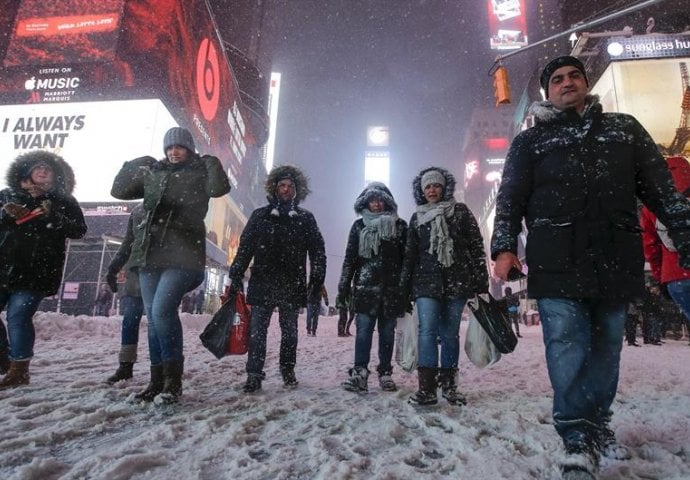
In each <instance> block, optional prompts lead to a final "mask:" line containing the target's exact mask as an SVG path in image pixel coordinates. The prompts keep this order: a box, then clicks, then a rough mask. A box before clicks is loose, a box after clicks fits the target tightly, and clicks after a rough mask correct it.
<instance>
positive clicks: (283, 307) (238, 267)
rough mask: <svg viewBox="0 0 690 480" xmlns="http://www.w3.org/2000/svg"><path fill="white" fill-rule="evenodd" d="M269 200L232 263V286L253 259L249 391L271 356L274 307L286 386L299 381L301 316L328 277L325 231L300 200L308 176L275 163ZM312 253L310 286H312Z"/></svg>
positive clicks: (245, 233)
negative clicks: (268, 352)
mask: <svg viewBox="0 0 690 480" xmlns="http://www.w3.org/2000/svg"><path fill="white" fill-rule="evenodd" d="M265 190H266V194H267V199H268V202H269V204H268V205H266V206H264V207H261V208H257V209H256V210H254V212H252V215H251V217H250V218H249V220H248V221H247V225H246V226H245V228H244V231H243V232H242V235H241V237H240V244H239V247H238V249H237V255H236V256H235V259H234V261H233V262H232V265H231V267H230V272H229V276H230V280H231V285H230V290H231V291H232V290H234V291H238V290H240V289H241V288H242V277H243V276H244V272H245V271H246V270H247V268H248V267H249V263H250V262H251V261H252V259H253V260H254V263H253V265H252V269H251V277H250V278H249V286H248V288H247V303H248V304H249V305H251V306H252V316H251V322H250V325H251V327H250V333H249V352H248V357H247V382H246V383H245V385H244V387H243V390H244V391H245V392H247V393H250V392H255V391H257V390H259V389H260V388H261V381H262V380H263V378H264V372H263V367H264V363H265V361H266V333H267V331H268V325H269V323H270V321H271V315H272V313H273V310H274V309H275V308H276V307H277V308H278V310H279V319H278V320H279V322H280V329H281V342H280V372H281V374H282V376H283V383H284V384H285V386H286V387H294V386H296V385H297V379H296V377H295V363H296V361H297V317H298V315H299V310H300V308H301V307H304V306H306V304H307V299H308V298H309V300H310V301H318V298H319V297H320V295H321V287H322V286H323V282H324V278H325V277H326V253H325V247H324V241H323V237H322V236H321V232H320V231H319V227H318V225H317V224H316V219H315V218H314V215H312V213H311V212H309V211H308V210H305V209H304V208H301V207H300V206H299V203H300V202H301V201H302V200H304V199H305V198H306V196H307V195H308V194H309V186H308V181H307V177H306V176H305V175H304V174H303V173H302V171H300V170H299V169H298V168H296V167H293V166H290V165H282V166H277V167H274V168H273V169H272V170H271V172H270V173H269V174H268V177H267V179H266V185H265ZM307 255H308V256H309V283H308V285H309V287H308V288H307Z"/></svg>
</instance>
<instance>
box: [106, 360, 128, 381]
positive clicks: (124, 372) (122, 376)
mask: <svg viewBox="0 0 690 480" xmlns="http://www.w3.org/2000/svg"><path fill="white" fill-rule="evenodd" d="M133 368H134V363H133V362H120V366H119V367H117V370H115V373H114V374H113V375H111V376H109V377H108V379H107V380H106V382H108V383H109V384H111V385H112V384H113V383H117V382H119V381H120V380H129V379H130V378H132V369H133Z"/></svg>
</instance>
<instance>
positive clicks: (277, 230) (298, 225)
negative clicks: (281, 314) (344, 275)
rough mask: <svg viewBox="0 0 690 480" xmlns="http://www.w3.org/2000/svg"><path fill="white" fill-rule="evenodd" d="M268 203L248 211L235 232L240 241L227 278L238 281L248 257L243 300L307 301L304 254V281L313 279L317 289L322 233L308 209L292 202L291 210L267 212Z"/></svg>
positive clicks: (322, 272) (322, 274) (269, 209)
mask: <svg viewBox="0 0 690 480" xmlns="http://www.w3.org/2000/svg"><path fill="white" fill-rule="evenodd" d="M273 210H274V208H273V206H272V205H266V206H265V207H261V208H258V209H256V210H254V212H252V214H251V216H250V217H249V220H248V221H247V225H246V226H245V227H244V230H243V231H242V235H241V236H240V245H239V247H238V249H237V254H236V255H235V259H234V260H233V262H232V266H231V267H230V272H229V276H230V278H231V279H232V284H233V285H236V284H238V283H240V282H241V281H242V277H243V275H244V272H245V271H246V270H247V268H248V267H249V263H250V262H251V261H252V259H253V260H254V263H253V265H252V268H251V276H250V278H249V286H248V288H247V303H248V304H250V305H262V306H265V307H275V306H277V305H292V306H294V307H304V306H306V304H307V269H306V267H307V255H309V262H310V265H309V266H310V269H309V275H310V276H309V285H317V286H318V291H317V292H316V294H317V295H318V294H319V293H320V291H321V285H323V281H324V278H325V277H326V253H325V247H324V242H323V237H322V236H321V232H320V231H319V228H318V226H317V224H316V219H315V218H314V215H312V213H311V212H309V211H308V210H305V209H304V208H301V207H298V206H295V207H294V212H295V213H296V214H295V215H288V214H287V213H286V212H281V214H280V215H274V214H272V212H273Z"/></svg>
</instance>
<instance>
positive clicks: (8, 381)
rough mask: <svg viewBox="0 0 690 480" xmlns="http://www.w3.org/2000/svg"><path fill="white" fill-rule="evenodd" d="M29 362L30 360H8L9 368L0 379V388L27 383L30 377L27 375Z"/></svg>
mask: <svg viewBox="0 0 690 480" xmlns="http://www.w3.org/2000/svg"><path fill="white" fill-rule="evenodd" d="M29 362H30V360H19V361H12V362H10V368H9V369H8V370H7V375H5V377H4V378H3V379H2V380H0V390H3V389H5V388H15V387H18V386H20V385H28V384H29V380H30V378H31V377H30V376H29Z"/></svg>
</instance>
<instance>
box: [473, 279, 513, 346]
mask: <svg viewBox="0 0 690 480" xmlns="http://www.w3.org/2000/svg"><path fill="white" fill-rule="evenodd" d="M467 306H468V307H469V308H470V311H471V312H472V314H473V315H474V316H475V317H476V319H477V321H478V322H479V324H480V325H481V326H482V328H483V329H484V331H485V332H486V333H487V335H489V338H490V339H491V341H492V342H493V344H494V345H495V346H496V348H497V349H498V351H499V352H501V353H510V352H512V351H513V350H515V346H516V345H517V341H518V340H517V337H516V336H515V333H514V332H513V328H512V326H511V324H510V320H509V319H508V314H507V312H506V310H505V308H503V306H502V305H501V303H500V302H499V301H498V300H496V299H495V298H494V297H492V296H491V294H488V293H487V294H481V295H477V296H475V297H474V298H473V299H470V300H469V301H468V302H467Z"/></svg>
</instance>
